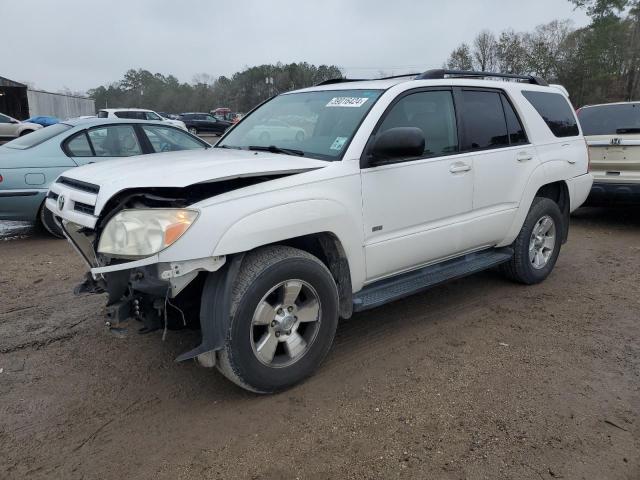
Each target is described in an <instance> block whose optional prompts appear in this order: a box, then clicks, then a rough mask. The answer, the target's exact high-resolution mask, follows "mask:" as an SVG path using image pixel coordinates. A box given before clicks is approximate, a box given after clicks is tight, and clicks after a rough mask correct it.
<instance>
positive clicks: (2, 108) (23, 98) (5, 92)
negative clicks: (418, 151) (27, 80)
mask: <svg viewBox="0 0 640 480" xmlns="http://www.w3.org/2000/svg"><path fill="white" fill-rule="evenodd" d="M0 113H4V114H6V115H9V116H10V117H14V118H18V119H20V120H24V119H25V118H28V117H29V102H28V99H27V86H26V85H23V84H22V83H18V82H14V81H13V80H9V79H8V78H4V77H0Z"/></svg>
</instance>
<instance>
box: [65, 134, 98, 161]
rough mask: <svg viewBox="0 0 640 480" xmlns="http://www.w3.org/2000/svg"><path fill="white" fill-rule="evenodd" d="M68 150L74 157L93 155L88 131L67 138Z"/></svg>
mask: <svg viewBox="0 0 640 480" xmlns="http://www.w3.org/2000/svg"><path fill="white" fill-rule="evenodd" d="M66 150H67V153H68V154H69V155H71V156H72V157H93V151H92V150H91V145H89V139H88V138H87V134H86V132H81V133H79V134H77V135H75V136H74V137H71V139H69V140H67V144H66Z"/></svg>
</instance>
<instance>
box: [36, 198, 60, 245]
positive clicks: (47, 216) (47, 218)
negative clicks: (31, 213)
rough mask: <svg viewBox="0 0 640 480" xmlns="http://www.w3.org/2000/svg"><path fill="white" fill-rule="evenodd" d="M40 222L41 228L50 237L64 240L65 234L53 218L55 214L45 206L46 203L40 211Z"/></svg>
mask: <svg viewBox="0 0 640 480" xmlns="http://www.w3.org/2000/svg"><path fill="white" fill-rule="evenodd" d="M38 220H39V223H40V227H41V228H42V229H43V230H44V231H46V232H47V233H48V234H49V235H51V236H52V237H55V238H64V233H62V228H61V227H60V225H58V223H57V222H56V220H55V218H53V213H52V212H51V210H49V209H48V208H47V207H45V206H44V203H43V204H42V206H41V207H40V211H39V212H38Z"/></svg>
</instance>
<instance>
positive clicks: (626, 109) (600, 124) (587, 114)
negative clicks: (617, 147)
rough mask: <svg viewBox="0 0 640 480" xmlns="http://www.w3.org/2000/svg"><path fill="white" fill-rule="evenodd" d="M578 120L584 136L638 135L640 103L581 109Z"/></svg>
mask: <svg viewBox="0 0 640 480" xmlns="http://www.w3.org/2000/svg"><path fill="white" fill-rule="evenodd" d="M578 119H579V120H580V124H581V125H582V132H583V133H584V135H616V134H624V133H638V130H639V129H640V103H621V104H616V105H599V106H597V107H585V108H581V109H580V110H579V111H578ZM626 130H636V131H626Z"/></svg>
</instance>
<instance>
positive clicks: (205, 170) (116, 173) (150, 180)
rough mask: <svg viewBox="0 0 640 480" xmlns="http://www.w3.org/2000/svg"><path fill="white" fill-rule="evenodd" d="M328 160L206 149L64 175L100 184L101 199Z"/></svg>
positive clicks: (112, 162)
mask: <svg viewBox="0 0 640 480" xmlns="http://www.w3.org/2000/svg"><path fill="white" fill-rule="evenodd" d="M328 163H329V162H326V161H324V160H314V159H311V158H304V157H298V156H291V155H282V154H274V153H270V152H252V151H246V150H230V149H222V148H209V149H207V150H189V151H182V152H170V153H158V154H153V155H143V156H137V157H127V158H122V159H117V160H108V161H105V162H100V163H93V164H90V165H85V166H82V167H78V168H74V169H73V170H71V171H68V172H66V173H65V174H64V176H65V177H68V178H73V179H75V180H80V181H82V182H85V183H91V184H94V185H98V186H99V187H100V195H99V197H100V201H99V203H102V202H105V201H106V200H107V199H108V198H110V197H112V196H113V195H114V194H116V193H118V192H120V191H122V190H125V189H129V188H145V187H186V186H188V185H194V184H197V183H209V182H216V181H221V180H228V179H232V178H241V177H253V176H258V175H270V174H271V175H279V174H286V173H300V172H304V171H308V170H314V169H317V168H323V167H326V166H327V165H328Z"/></svg>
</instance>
